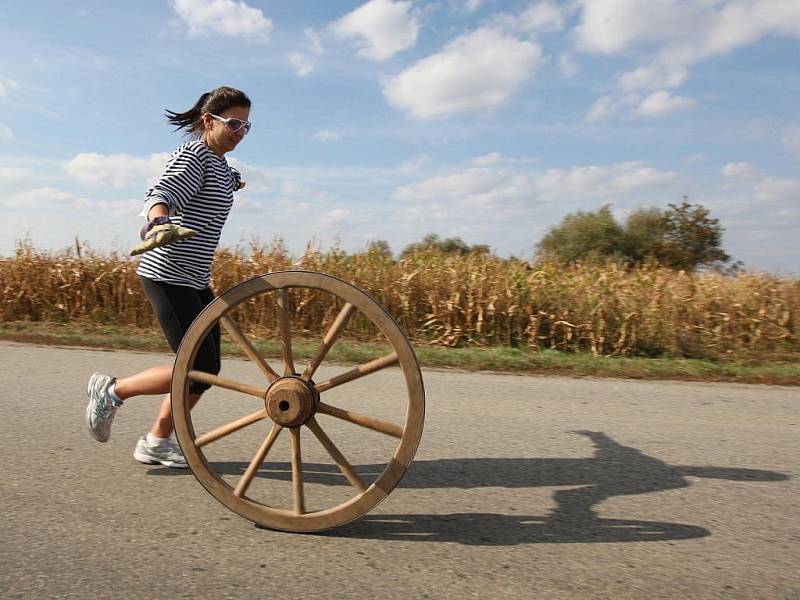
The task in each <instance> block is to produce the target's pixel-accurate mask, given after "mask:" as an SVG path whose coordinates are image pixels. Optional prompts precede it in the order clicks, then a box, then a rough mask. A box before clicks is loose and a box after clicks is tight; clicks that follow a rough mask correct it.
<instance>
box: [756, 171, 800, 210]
mask: <svg viewBox="0 0 800 600" xmlns="http://www.w3.org/2000/svg"><path fill="white" fill-rule="evenodd" d="M753 196H754V197H755V199H756V200H760V201H762V202H791V203H792V208H793V210H794V211H795V214H796V211H797V209H798V207H800V181H798V180H797V179H789V178H786V177H770V176H764V177H763V178H762V179H761V180H760V181H758V183H756V184H755V185H754V186H753Z"/></svg>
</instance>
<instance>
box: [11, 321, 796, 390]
mask: <svg viewBox="0 0 800 600" xmlns="http://www.w3.org/2000/svg"><path fill="white" fill-rule="evenodd" d="M0 339H4V340H10V341H17V342H28V343H37V344H46V345H59V346H81V347H89V348H104V349H120V350H134V351H146V352H169V351H170V349H169V347H168V346H167V344H166V342H165V341H164V338H163V336H162V335H161V332H160V331H158V330H157V329H153V330H150V331H143V330H141V329H139V328H135V327H123V326H115V325H104V324H97V323H93V322H90V321H87V322H70V323H65V324H59V323H44V322H31V321H13V322H6V323H0ZM255 345H256V347H257V348H258V350H259V351H260V352H261V353H262V354H263V355H264V356H266V357H269V358H278V357H280V343H279V342H277V341H271V340H264V341H255ZM318 347H319V341H318V340H299V339H298V340H293V342H292V349H293V351H294V355H295V357H296V358H299V359H309V358H311V356H313V354H314V353H315V352H316V350H317V348H318ZM222 350H223V353H224V354H225V355H229V356H241V355H242V352H241V349H240V348H239V347H238V346H237V345H235V344H233V343H230V342H227V341H224V338H223V348H222ZM388 351H389V349H388V346H387V345H381V344H369V343H355V342H352V341H347V340H339V341H338V342H337V343H336V344H335V345H334V346H333V348H332V349H331V351H330V353H329V354H328V357H327V359H326V360H331V361H334V362H341V363H354V364H358V363H363V362H366V361H368V360H371V359H373V358H377V357H379V356H383V355H384V354H386V353H387V352H388ZM415 352H416V354H417V358H418V360H419V362H420V364H421V365H422V366H423V367H428V368H457V369H463V370H468V371H497V372H513V373H536V374H543V375H564V376H573V377H617V378H628V379H673V380H685V381H728V382H739V383H764V384H773V385H800V361H798V360H781V361H771V362H770V361H764V362H755V361H735V360H726V361H712V360H701V359H682V358H625V357H608V356H592V355H591V354H588V353H587V354H570V353H564V352H559V351H555V350H542V351H538V352H535V351H531V350H526V349H518V348H502V347H501V348H441V347H428V346H415Z"/></svg>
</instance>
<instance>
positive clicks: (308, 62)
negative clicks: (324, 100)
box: [289, 52, 316, 77]
mask: <svg viewBox="0 0 800 600" xmlns="http://www.w3.org/2000/svg"><path fill="white" fill-rule="evenodd" d="M289 64H290V65H292V68H293V69H294V72H295V73H297V76H298V77H306V76H307V75H310V74H311V72H312V71H313V70H314V67H315V66H316V61H314V58H313V57H311V56H309V55H308V54H303V53H302V52H290V53H289Z"/></svg>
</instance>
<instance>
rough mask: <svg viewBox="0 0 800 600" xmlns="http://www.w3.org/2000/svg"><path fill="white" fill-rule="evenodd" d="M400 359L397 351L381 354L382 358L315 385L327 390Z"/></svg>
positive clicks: (383, 367)
mask: <svg viewBox="0 0 800 600" xmlns="http://www.w3.org/2000/svg"><path fill="white" fill-rule="evenodd" d="M398 360H399V359H398V358H397V353H396V352H392V353H391V354H387V355H386V356H381V357H380V358H376V359H375V360H371V361H369V362H367V363H364V364H363V365H358V366H357V367H356V368H355V369H351V370H349V371H346V372H344V373H342V374H341V375H337V376H336V377H332V378H331V379H328V380H327V381H323V382H322V383H318V384H317V385H315V386H314V387H315V388H316V390H317V391H318V392H319V393H322V392H326V391H328V390H330V389H331V388H335V387H336V386H337V385H342V384H343V383H347V382H348V381H353V380H354V379H358V378H359V377H364V376H365V375H369V374H370V373H374V372H375V371H380V370H381V369H385V368H386V367H390V366H392V365H393V364H395V363H397V361H398Z"/></svg>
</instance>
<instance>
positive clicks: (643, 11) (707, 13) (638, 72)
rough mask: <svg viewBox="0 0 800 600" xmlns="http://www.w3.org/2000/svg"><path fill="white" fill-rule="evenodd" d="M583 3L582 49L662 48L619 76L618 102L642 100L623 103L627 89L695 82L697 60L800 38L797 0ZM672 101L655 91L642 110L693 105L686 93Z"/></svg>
mask: <svg viewBox="0 0 800 600" xmlns="http://www.w3.org/2000/svg"><path fill="white" fill-rule="evenodd" d="M580 5H581V19H580V23H579V24H578V25H577V26H576V27H575V29H574V30H573V33H574V36H575V40H576V46H577V48H578V49H580V50H583V51H585V52H591V53H599V54H608V55H611V54H620V53H623V52H630V51H632V50H634V49H645V50H654V51H655V55H654V56H653V55H651V57H650V58H649V59H648V60H647V61H646V62H645V63H643V64H641V65H639V66H637V67H635V68H633V69H632V70H630V71H627V72H624V73H622V74H620V75H619V76H618V77H617V81H616V84H617V88H618V89H617V91H616V92H615V93H614V94H612V96H613V103H614V104H615V105H617V106H619V105H620V104H630V105H632V106H634V105H635V103H633V102H624V98H625V96H626V95H628V94H635V93H642V92H645V93H652V92H662V93H663V90H669V89H674V88H677V87H679V86H681V85H683V84H684V83H685V82H686V81H687V80H688V78H689V70H690V68H691V67H692V66H693V65H694V64H696V63H698V62H700V61H702V60H706V59H708V58H711V57H714V56H719V55H722V54H727V53H729V52H731V51H733V50H736V49H737V48H741V47H743V46H746V45H748V44H752V43H754V42H756V41H758V40H759V39H761V38H763V37H765V36H767V35H789V36H795V37H800V3H799V2H797V1H796V0H698V1H695V2H687V1H685V0H650V1H648V2H640V1H639V0H580ZM665 100H666V99H665V97H664V96H663V95H662V96H656V97H654V98H653V100H652V102H653V104H654V106H653V107H652V110H651V109H649V108H648V107H646V106H645V107H644V108H641V107H639V108H637V110H639V112H640V114H641V113H642V110H644V111H645V114H648V116H660V115H664V114H669V113H670V112H672V111H673V109H676V108H687V107H688V106H689V104H688V103H687V102H686V100H687V99H680V97H675V98H674V99H673V101H672V102H666V101H665ZM676 100H677V102H676ZM664 109H666V110H664ZM611 112H613V111H611ZM609 114H610V112H608V113H607V114H606V116H608V115H609Z"/></svg>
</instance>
